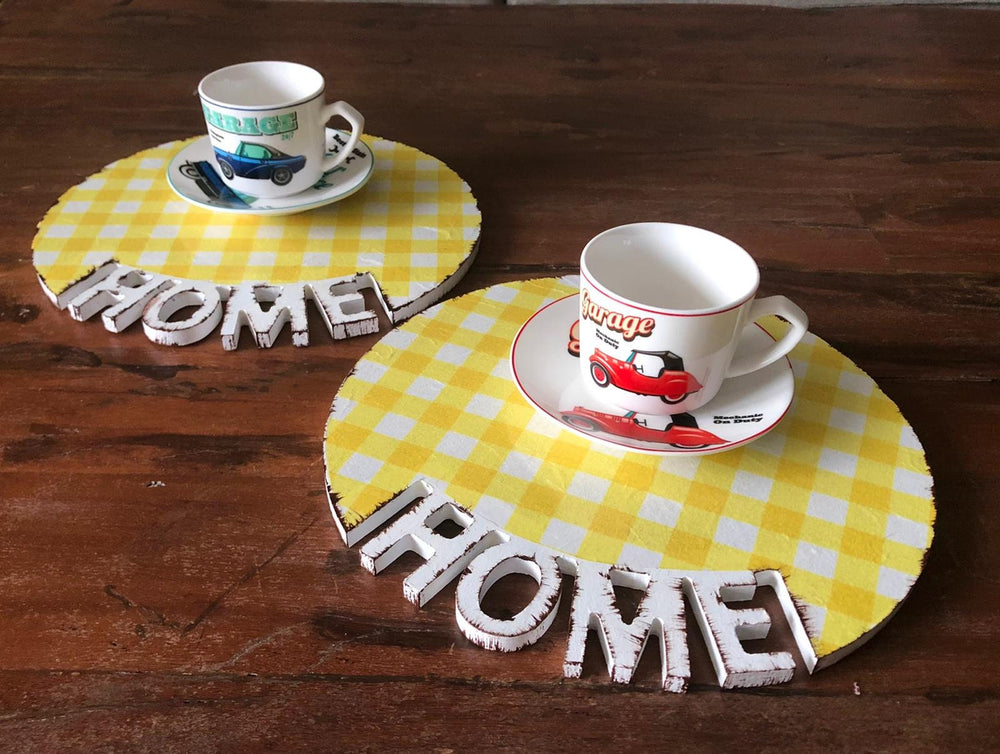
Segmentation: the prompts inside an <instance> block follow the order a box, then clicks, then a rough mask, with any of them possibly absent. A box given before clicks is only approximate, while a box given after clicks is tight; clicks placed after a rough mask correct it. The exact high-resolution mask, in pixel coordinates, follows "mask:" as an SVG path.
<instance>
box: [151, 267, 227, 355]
mask: <svg viewBox="0 0 1000 754" xmlns="http://www.w3.org/2000/svg"><path fill="white" fill-rule="evenodd" d="M189 306H196V307H198V308H197V309H196V310H195V311H194V312H193V313H192V314H191V315H190V316H188V317H187V318H185V319H182V320H179V321H177V322H169V321H168V320H169V319H170V317H171V316H173V315H174V314H176V313H177V312H179V311H180V310H181V309H184V308H186V307H189ZM221 321H222V299H221V298H220V297H219V292H218V291H217V290H216V288H215V286H213V285H209V284H205V283H195V282H189V283H179V284H177V285H175V286H174V287H173V288H168V289H167V290H165V291H164V292H163V293H161V294H159V295H158V296H156V297H155V298H154V299H153V300H152V301H150V302H149V303H148V304H147V305H146V309H145V310H144V311H143V313H142V330H143V332H144V333H146V337H147V338H149V339H150V340H151V341H153V342H154V343H159V344H161V345H165V346H188V345H191V344H192V343H197V342H198V341H199V340H203V339H204V338H206V337H208V335H209V334H210V333H211V332H212V331H213V330H215V328H216V327H218V326H219V323H220V322H221Z"/></svg>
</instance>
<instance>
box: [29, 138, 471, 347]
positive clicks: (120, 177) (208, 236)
mask: <svg viewBox="0 0 1000 754" xmlns="http://www.w3.org/2000/svg"><path fill="white" fill-rule="evenodd" d="M196 141H197V139H189V140H186V141H174V142H170V143H168V144H163V145H161V146H158V147H155V148H153V149H147V150H145V151H142V152H139V153H137V154H134V155H132V156H131V157H126V158H124V159H121V160H118V161H117V162H114V163H112V164H111V165H109V166H107V167H106V168H105V169H104V170H102V171H101V172H99V173H96V174H95V175H92V176H90V177H89V178H87V179H86V180H85V181H83V182H82V183H80V184H79V185H77V186H74V187H73V188H71V189H70V190H68V191H67V192H66V193H65V194H64V195H63V196H62V197H60V199H59V201H58V203H57V204H56V205H55V206H54V207H52V209H50V210H49V212H48V213H47V214H46V216H45V218H44V219H43V220H42V222H41V223H40V224H39V228H38V233H37V235H36V236H35V239H34V242H33V244H32V249H33V251H34V256H33V262H34V266H35V269H36V271H37V273H38V277H39V280H40V281H41V283H42V287H43V289H44V290H45V292H46V293H47V294H48V295H49V297H50V298H51V299H52V300H53V302H55V303H56V304H57V305H58V306H59V307H60V308H68V309H69V311H70V313H71V315H72V316H73V317H74V318H76V319H86V318H89V317H90V316H93V315H95V314H97V313H98V312H100V313H101V315H102V319H103V320H104V324H105V326H106V327H107V328H108V329H109V330H112V331H116V332H117V331H120V330H121V329H124V328H125V327H128V326H129V325H131V324H132V323H133V322H136V321H138V320H139V319H140V318H143V322H144V327H145V329H146V332H147V335H149V336H150V337H151V338H152V339H153V340H156V341H157V342H166V343H171V344H175V345H180V344H184V342H185V339H184V338H183V337H179V336H178V335H177V331H178V330H183V329H185V328H186V332H187V335H188V338H187V340H188V341H191V340H192V339H194V340H199V339H201V337H204V336H205V335H206V334H207V333H208V332H210V331H212V330H213V327H212V326H210V325H218V324H222V327H223V339H224V343H228V344H229V345H230V346H233V347H235V345H234V343H235V339H238V336H239V328H240V321H241V317H240V316H239V315H240V312H241V311H242V312H243V313H244V316H243V318H242V321H244V322H246V321H250V324H251V327H252V330H253V333H254V337H255V338H256V340H257V343H258V345H260V346H266V345H270V344H271V342H272V340H273V335H274V333H273V332H270V333H265V332H264V331H265V330H267V327H265V325H267V326H269V327H270V328H271V329H272V330H273V329H274V328H275V327H277V328H278V329H280V327H281V325H282V324H284V322H285V321H290V322H291V326H292V329H293V332H294V333H295V335H296V341H295V342H296V344H297V345H305V342H303V338H305V337H307V336H303V334H302V333H303V329H302V328H303V326H304V318H305V311H306V307H305V301H306V300H312V301H314V302H315V303H316V305H317V308H318V309H319V310H320V314H321V316H322V317H323V319H324V322H325V323H326V324H327V326H328V327H329V328H330V331H331V334H333V335H334V337H346V336H349V335H356V334H361V333H367V332H372V331H373V330H375V329H377V328H378V325H377V318H376V312H374V311H371V310H370V306H368V307H367V308H368V311H365V310H366V306H365V305H362V298H363V296H362V292H363V291H364V290H366V289H367V290H370V291H371V292H372V294H373V295H372V296H369V301H370V300H371V299H372V298H374V299H376V300H377V306H378V307H379V308H382V309H383V310H384V314H385V316H387V317H388V319H389V321H390V322H399V321H402V320H403V319H406V318H407V317H409V316H412V315H413V314H415V313H417V312H418V311H421V310H422V309H424V308H426V307H427V306H429V305H430V304H432V303H433V302H435V301H437V300H438V299H440V297H441V296H443V295H444V294H445V293H446V292H447V291H448V290H450V289H451V287H452V286H454V285H455V283H457V282H458V280H460V279H461V277H462V275H463V274H464V273H465V272H466V271H467V269H468V267H469V266H470V265H471V263H472V260H473V258H474V254H475V250H476V247H477V242H478V239H479V232H480V224H481V215H480V212H479V209H478V207H477V205H476V200H475V197H474V196H473V194H472V191H471V190H470V188H469V186H468V185H467V184H466V183H465V182H464V181H463V180H462V179H461V178H460V177H459V176H458V174H456V173H455V172H454V171H453V170H452V169H451V168H449V167H448V166H447V165H445V164H444V163H443V162H441V161H440V160H438V159H437V158H435V157H432V156H430V155H427V154H424V153H422V152H420V151H419V150H417V149H414V148H413V147H410V146H407V145H405V144H401V143H399V142H395V141H390V140H388V139H382V138H378V137H375V136H370V135H366V136H364V137H363V142H364V147H365V148H364V149H358V150H355V151H356V156H355V159H356V160H359V161H364V160H368V161H373V162H374V166H373V168H372V170H371V175H370V178H368V180H367V183H366V184H365V185H364V186H363V188H361V189H360V190H358V191H357V192H356V193H353V194H352V195H350V196H347V197H346V198H344V199H341V200H340V201H337V202H335V203H332V204H328V205H326V206H323V207H318V208H316V209H312V210H310V211H307V212H301V213H299V214H291V215H281V216H273V215H257V214H241V213H225V212H217V211H213V210H211V209H206V208H203V207H199V206H195V205H193V204H191V203H189V202H188V201H185V200H183V199H182V198H181V197H179V196H178V195H177V194H175V192H174V191H173V190H171V187H170V185H169V183H168V180H167V166H168V165H169V164H170V163H171V160H172V159H173V158H174V157H175V156H176V155H177V154H179V153H180V152H181V151H182V150H184V149H185V148H188V147H189V146H190V145H191V144H193V143H194V142H196ZM356 167H357V166H355V165H353V164H352V165H351V166H350V169H352V170H353V169H356ZM329 180H333V178H330V179H329ZM206 185H207V184H206ZM171 296H172V297H173V298H171ZM165 299H167V300H165ZM151 304H153V306H152V307H151ZM198 304H200V305H201V307H202V309H204V313H203V316H201V317H200V318H199V317H195V318H194V320H197V321H191V322H183V323H181V325H178V324H177V323H176V322H172V321H171V317H170V313H171V312H174V311H175V310H180V309H183V308H184V305H187V306H191V305H198ZM257 304H263V305H264V306H263V307H260V308H261V309H263V313H262V312H261V311H257V310H256V309H255V307H256V305H257ZM213 307H214V310H213ZM150 308H152V309H153V311H154V312H155V314H156V315H157V316H158V317H159V318H158V319H157V316H152V317H151V315H150ZM271 309H276V310H277V311H275V312H271V313H270V314H268V316H267V317H265V316H264V314H267V313H268V312H269V311H270V310H271ZM230 310H232V311H230ZM144 311H145V312H146V314H145V315H144V314H143V312H144ZM268 317H269V318H270V319H268ZM282 317H283V318H284V319H282ZM174 319H176V317H175V318H174ZM258 320H259V322H258ZM227 322H228V323H229V325H230V326H229V327H228V329H227ZM147 325H148V326H147ZM307 329H308V328H306V329H305V331H306V332H307ZM227 338H228V339H229V340H226V339H227ZM227 347H229V346H227Z"/></svg>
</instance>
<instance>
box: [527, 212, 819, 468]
mask: <svg viewBox="0 0 1000 754" xmlns="http://www.w3.org/2000/svg"><path fill="white" fill-rule="evenodd" d="M759 281H760V272H759V270H758V268H757V265H756V263H755V262H754V260H753V258H752V257H751V256H750V254H748V253H747V252H746V251H745V250H744V249H742V248H741V247H740V246H738V245H737V244H736V243H734V242H732V241H730V240H728V239H726V238H723V237H722V236H720V235H718V234H716V233H712V232H711V231H708V230H702V229H700V228H694V227H690V226H687V225H676V224H671V223H652V222H651V223H635V224H631V225H623V226H620V227H617V228H612V229H610V230H607V231H605V232H603V233H601V234H599V235H598V236H596V237H595V238H593V239H592V240H591V241H590V242H589V243H588V244H587V245H586V246H585V247H584V249H583V252H582V254H581V257H580V292H579V293H577V294H573V295H570V296H567V297H566V298H563V299H559V300H557V301H555V302H553V303H551V304H549V305H547V306H545V307H543V308H542V309H541V310H539V311H538V312H536V313H535V314H534V316H532V317H531V318H530V319H529V320H528V321H527V322H526V323H525V324H524V325H523V326H522V327H521V329H520V331H519V332H518V333H517V335H516V337H515V338H514V342H513V346H512V348H511V371H512V373H513V376H514V380H515V382H516V383H517V387H518V389H519V390H520V391H521V393H522V394H523V395H524V397H525V398H526V399H527V400H528V401H529V402H530V403H531V404H533V405H534V406H535V407H536V408H537V409H538V410H539V411H540V412H541V413H542V414H544V415H546V416H548V417H551V418H552V419H554V420H556V421H557V422H558V423H559V425H560V426H561V427H562V428H564V429H569V430H571V431H573V432H576V433H577V434H579V435H582V436H583V437H586V438H587V439H589V440H593V441H597V442H599V443H602V444H606V445H612V446H616V447H619V448H624V449H627V450H632V451H638V452H645V453H658V454H665V455H701V454H706V453H717V452H720V451H724V450H730V449H732V448H736V447H738V446H740V445H744V444H746V443H748V442H751V441H753V440H755V439H757V438H759V437H762V436H763V435H765V434H766V433H767V432H769V431H770V430H771V429H773V428H774V427H775V426H776V425H777V424H778V422H779V421H780V420H781V418H782V417H783V416H784V415H785V413H786V412H787V411H788V408H789V407H790V405H791V402H792V396H793V393H794V377H793V375H792V369H791V364H790V362H789V360H788V359H787V358H784V357H785V356H786V355H787V354H788V352H789V351H791V350H792V348H794V347H795V345H796V344H797V343H798V342H799V341H800V340H801V339H802V337H803V336H804V335H805V333H806V329H807V327H808V318H807V317H806V315H805V313H804V312H803V311H802V310H801V309H800V308H799V307H798V306H796V305H795V304H794V303H792V302H791V301H789V300H788V299H787V298H785V297H784V296H769V297H767V298H760V299H758V298H757V297H756V294H757V287H758V283H759ZM768 315H778V316H779V317H781V318H782V319H784V320H785V321H786V322H787V323H788V326H787V328H785V327H784V326H783V325H778V326H775V324H776V323H774V322H772V324H771V327H772V329H774V330H775V331H776V333H778V334H777V335H776V336H773V335H772V334H771V333H770V332H768V330H765V329H764V327H763V326H762V325H761V324H759V322H758V321H759V320H761V319H762V318H764V317H767V316H768ZM782 329H783V330H784V332H783V333H782V332H780V331H781V330H782Z"/></svg>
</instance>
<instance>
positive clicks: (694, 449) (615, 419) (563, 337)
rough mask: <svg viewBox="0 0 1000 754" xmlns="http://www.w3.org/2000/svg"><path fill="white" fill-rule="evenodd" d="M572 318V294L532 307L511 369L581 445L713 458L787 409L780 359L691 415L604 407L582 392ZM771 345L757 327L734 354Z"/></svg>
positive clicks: (790, 380) (788, 376)
mask: <svg viewBox="0 0 1000 754" xmlns="http://www.w3.org/2000/svg"><path fill="white" fill-rule="evenodd" d="M579 313H580V304H579V295H578V294H573V295H570V296H567V297H565V298H561V299H559V300H558V301H554V302H553V303H551V304H548V305H547V306H545V307H543V308H542V309H539V310H538V311H537V312H535V314H534V315H532V317H531V318H530V319H529V320H528V321H527V322H525V323H524V325H523V326H522V327H521V329H520V330H519V331H518V333H517V335H516V336H515V338H514V344H513V346H512V347H511V355H510V364H511V371H512V372H513V375H514V382H515V383H516V384H517V387H518V389H519V390H520V391H521V394H522V395H524V397H525V398H527V400H528V402H529V403H531V404H532V405H533V406H534V407H535V408H537V409H538V410H539V411H540V412H541V413H542V414H543V415H545V416H547V417H549V418H551V419H552V420H553V421H556V422H558V424H559V425H560V426H561V427H562V428H563V429H567V430H569V431H571V432H575V433H576V434H578V435H580V436H582V437H585V438H587V439H588V440H593V441H596V442H599V443H603V444H605V445H611V446H614V447H618V448H625V449H627V450H633V451H637V452H640V453H655V454H659V455H704V454H708V453H719V452H721V451H724V450H731V449H732V448H736V447H739V446H740V445H745V444H747V443H748V442H752V441H753V440H756V439H757V438H759V437H762V436H763V435H765V434H767V433H768V432H770V431H771V430H772V429H774V427H775V426H776V425H777V424H778V422H779V421H781V419H782V417H784V416H785V414H786V413H787V412H788V409H789V407H790V406H791V403H792V396H793V395H794V393H795V378H794V376H793V374H792V366H791V363H790V362H789V361H788V359H787V358H782V359H778V360H777V361H776V362H774V363H773V364H771V365H770V366H767V367H764V368H763V369H759V370H758V371H756V372H751V373H750V374H746V375H743V376H742V377H732V378H730V379H728V380H726V382H725V383H724V384H723V386H722V389H721V390H720V391H719V393H718V394H717V395H716V396H715V397H714V398H713V399H712V400H711V401H710V402H709V403H707V404H705V405H704V406H702V407H701V408H699V409H697V410H695V411H692V412H690V413H684V414H675V415H673V416H654V415H649V414H636V413H634V412H631V411H625V410H623V409H620V408H617V407H616V406H613V405H611V404H610V403H605V402H603V401H601V400H600V399H599V398H598V397H597V396H596V395H594V394H593V390H591V389H588V386H587V385H586V384H585V382H584V377H583V374H582V372H581V370H580V356H579V355H578V354H579V343H578V342H575V337H574V332H573V331H574V325H575V324H576V321H577V318H578V317H579ZM772 340H774V339H773V338H772V337H771V336H770V335H769V334H768V333H767V332H766V331H765V330H764V329H763V328H761V327H759V326H755V327H748V328H746V329H745V330H744V332H743V336H742V339H741V341H740V345H739V346H738V348H737V353H739V350H740V349H742V348H752V349H760V348H761V347H762V346H763V345H766V343H767V342H768V341H772ZM574 348H575V350H576V353H574Z"/></svg>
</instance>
